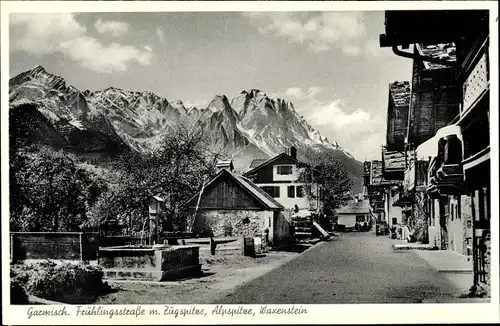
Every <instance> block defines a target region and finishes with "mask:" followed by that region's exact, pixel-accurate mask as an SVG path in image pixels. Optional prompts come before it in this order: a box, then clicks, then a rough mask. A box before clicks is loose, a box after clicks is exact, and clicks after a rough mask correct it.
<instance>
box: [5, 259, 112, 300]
mask: <svg viewBox="0 0 500 326" xmlns="http://www.w3.org/2000/svg"><path fill="white" fill-rule="evenodd" d="M11 275H14V276H13V277H12V276H11V279H12V281H13V282H16V283H17V282H18V283H19V284H20V285H22V287H23V288H24V289H25V291H26V292H28V293H29V294H32V295H34V296H37V297H40V298H43V299H47V300H54V301H60V302H65V303H91V302H92V301H94V300H95V299H97V297H98V296H99V295H102V294H105V293H108V292H109V286H108V284H107V283H105V282H103V281H102V277H103V272H102V270H101V268H100V267H98V266H92V265H86V264H83V263H79V264H72V263H61V264H56V263H55V262H53V261H49V260H47V261H42V262H37V263H33V264H18V265H12V266H11Z"/></svg>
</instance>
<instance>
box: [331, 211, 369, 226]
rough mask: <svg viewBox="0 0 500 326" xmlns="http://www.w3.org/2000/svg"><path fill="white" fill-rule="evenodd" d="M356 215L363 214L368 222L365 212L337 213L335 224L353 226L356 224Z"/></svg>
mask: <svg viewBox="0 0 500 326" xmlns="http://www.w3.org/2000/svg"><path fill="white" fill-rule="evenodd" d="M357 215H364V216H365V221H366V223H367V224H368V222H369V221H370V219H369V217H368V215H366V214H342V213H340V214H339V217H338V220H337V224H341V225H344V226H345V227H346V228H353V227H354V225H355V224H356V216H357ZM361 225H363V222H361Z"/></svg>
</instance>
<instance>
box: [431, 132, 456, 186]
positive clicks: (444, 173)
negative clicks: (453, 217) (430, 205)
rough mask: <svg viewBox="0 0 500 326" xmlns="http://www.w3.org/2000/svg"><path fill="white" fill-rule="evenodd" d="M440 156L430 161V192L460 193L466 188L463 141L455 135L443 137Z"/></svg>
mask: <svg viewBox="0 0 500 326" xmlns="http://www.w3.org/2000/svg"><path fill="white" fill-rule="evenodd" d="M439 147H440V148H439V150H438V156H437V157H435V158H433V159H432V160H431V162H430V163H429V169H428V180H429V182H428V185H427V192H428V193H438V194H440V195H458V194H461V193H462V192H463V189H464V172H463V168H462V162H461V157H462V151H461V142H460V140H459V139H458V138H457V137H456V136H455V135H448V136H446V137H443V138H441V140H440V145H439Z"/></svg>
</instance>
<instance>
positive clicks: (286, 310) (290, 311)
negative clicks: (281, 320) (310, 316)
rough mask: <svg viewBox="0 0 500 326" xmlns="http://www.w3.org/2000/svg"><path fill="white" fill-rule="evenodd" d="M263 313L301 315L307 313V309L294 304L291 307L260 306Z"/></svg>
mask: <svg viewBox="0 0 500 326" xmlns="http://www.w3.org/2000/svg"><path fill="white" fill-rule="evenodd" d="M260 314H261V315H300V314H307V309H306V308H302V307H299V308H297V307H295V306H292V307H290V308H268V307H267V306H261V307H260Z"/></svg>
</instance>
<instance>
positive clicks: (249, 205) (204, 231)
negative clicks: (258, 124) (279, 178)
mask: <svg viewBox="0 0 500 326" xmlns="http://www.w3.org/2000/svg"><path fill="white" fill-rule="evenodd" d="M217 167H218V169H219V173H218V174H217V175H216V176H215V177H214V178H213V179H212V180H210V181H209V182H208V183H207V184H206V185H205V186H204V187H203V189H202V190H201V191H200V192H198V193H197V194H196V195H194V196H193V197H192V198H190V199H189V200H188V201H187V202H186V203H184V205H183V206H184V207H185V208H187V209H188V210H190V211H191V212H192V214H193V215H194V221H193V224H192V232H193V233H195V234H197V235H199V236H209V237H233V236H248V237H254V238H255V237H260V238H262V241H263V242H267V243H271V244H281V243H282V242H284V241H287V240H290V239H291V238H293V234H292V232H293V231H292V228H291V224H290V222H289V221H288V220H287V219H286V218H285V216H284V214H283V209H284V207H283V206H282V205H281V204H280V203H279V202H277V201H276V200H275V199H274V198H272V197H271V196H270V195H268V194H267V193H266V192H265V191H264V190H262V189H261V188H259V187H258V186H257V185H255V184H254V183H253V182H252V181H250V180H249V179H247V178H245V177H243V176H241V175H238V174H236V173H234V172H233V171H232V163H230V162H229V161H226V162H219V163H218V164H217Z"/></svg>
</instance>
